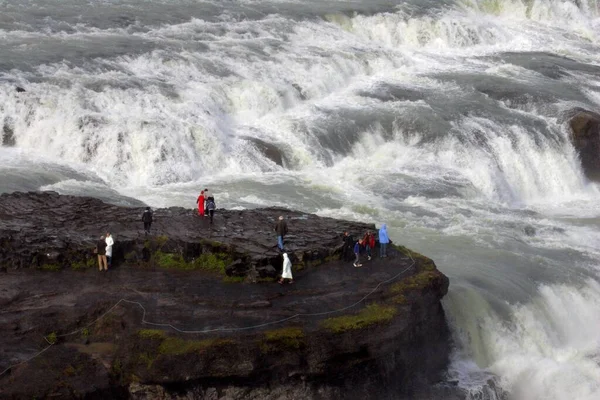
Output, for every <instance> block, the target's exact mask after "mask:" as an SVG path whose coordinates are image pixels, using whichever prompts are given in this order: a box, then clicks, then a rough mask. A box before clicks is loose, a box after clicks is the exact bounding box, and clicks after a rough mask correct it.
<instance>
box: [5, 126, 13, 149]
mask: <svg viewBox="0 0 600 400" xmlns="http://www.w3.org/2000/svg"><path fill="white" fill-rule="evenodd" d="M15 144H16V141H15V133H14V131H13V128H11V127H10V126H8V125H4V128H3V129H2V146H5V147H13V146H14V145H15Z"/></svg>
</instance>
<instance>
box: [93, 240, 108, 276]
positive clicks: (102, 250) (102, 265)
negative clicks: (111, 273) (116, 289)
mask: <svg viewBox="0 0 600 400" xmlns="http://www.w3.org/2000/svg"><path fill="white" fill-rule="evenodd" d="M96 254H98V270H100V271H102V269H104V270H105V271H107V270H108V266H107V265H106V240H105V237H104V236H100V240H98V243H96Z"/></svg>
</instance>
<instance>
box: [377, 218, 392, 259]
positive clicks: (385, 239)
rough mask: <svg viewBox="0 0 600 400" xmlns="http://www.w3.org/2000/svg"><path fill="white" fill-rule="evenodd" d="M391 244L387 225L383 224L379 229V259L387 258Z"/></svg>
mask: <svg viewBox="0 0 600 400" xmlns="http://www.w3.org/2000/svg"><path fill="white" fill-rule="evenodd" d="M389 242H390V238H389V236H388V233H387V225H386V224H382V225H381V228H380V229H379V257H381V258H384V257H387V245H388V243H389Z"/></svg>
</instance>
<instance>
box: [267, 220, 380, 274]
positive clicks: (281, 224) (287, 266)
mask: <svg viewBox="0 0 600 400" xmlns="http://www.w3.org/2000/svg"><path fill="white" fill-rule="evenodd" d="M274 230H275V233H276V235H277V248H278V249H279V251H280V252H283V251H284V247H283V245H284V236H285V235H286V234H287V233H288V226H287V223H286V221H285V219H284V217H283V215H281V216H279V218H278V220H277V222H276V223H275V227H274ZM389 243H390V238H389V236H388V233H387V225H386V224H382V225H381V228H380V229H379V257H380V258H385V257H387V245H388V244H389ZM375 245H376V241H375V234H374V233H373V232H371V231H370V230H368V231H367V232H366V233H365V234H364V236H363V237H362V238H361V239H359V240H356V241H355V240H354V238H353V237H352V236H351V235H350V234H349V233H348V232H344V235H343V245H342V255H341V258H342V260H343V261H351V260H353V262H352V265H353V266H354V267H355V268H360V267H362V263H361V262H360V254H361V253H362V252H363V249H364V252H365V253H366V254H367V260H368V261H371V259H372V258H373V254H372V250H373V249H375ZM282 256H283V267H282V273H281V278H280V279H279V281H278V282H279V283H280V284H283V283H284V282H285V281H286V280H288V281H289V283H293V282H294V279H293V277H292V262H291V261H290V259H289V256H288V254H287V253H283V254H282Z"/></svg>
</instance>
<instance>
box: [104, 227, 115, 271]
mask: <svg viewBox="0 0 600 400" xmlns="http://www.w3.org/2000/svg"><path fill="white" fill-rule="evenodd" d="M105 242H106V261H107V265H108V266H109V267H112V249H113V244H115V241H114V240H113V237H112V235H111V234H110V232H106V239H105Z"/></svg>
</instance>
